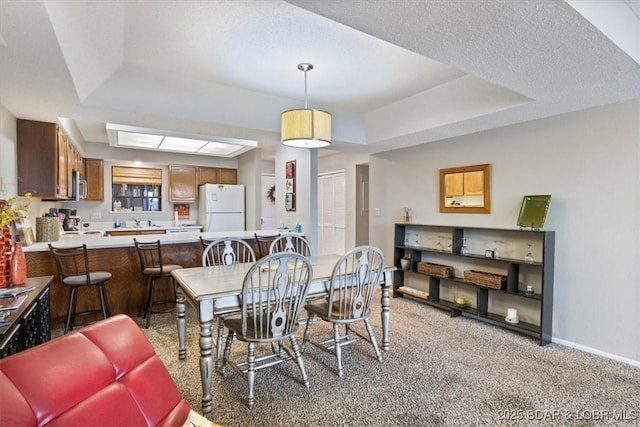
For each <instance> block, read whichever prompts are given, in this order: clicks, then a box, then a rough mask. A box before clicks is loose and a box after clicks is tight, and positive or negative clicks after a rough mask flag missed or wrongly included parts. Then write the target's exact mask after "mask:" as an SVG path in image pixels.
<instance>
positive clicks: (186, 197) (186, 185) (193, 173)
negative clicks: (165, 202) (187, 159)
mask: <svg viewBox="0 0 640 427" xmlns="http://www.w3.org/2000/svg"><path fill="white" fill-rule="evenodd" d="M197 177H198V174H197V168H196V166H186V165H169V201H170V202H173V203H193V202H195V201H197V200H198V180H197Z"/></svg>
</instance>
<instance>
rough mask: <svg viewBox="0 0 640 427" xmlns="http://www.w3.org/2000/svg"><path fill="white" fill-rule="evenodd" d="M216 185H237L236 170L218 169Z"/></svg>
mask: <svg viewBox="0 0 640 427" xmlns="http://www.w3.org/2000/svg"><path fill="white" fill-rule="evenodd" d="M218 175H219V176H218V178H219V179H220V182H219V183H218V184H237V183H238V171H237V170H236V169H227V168H218Z"/></svg>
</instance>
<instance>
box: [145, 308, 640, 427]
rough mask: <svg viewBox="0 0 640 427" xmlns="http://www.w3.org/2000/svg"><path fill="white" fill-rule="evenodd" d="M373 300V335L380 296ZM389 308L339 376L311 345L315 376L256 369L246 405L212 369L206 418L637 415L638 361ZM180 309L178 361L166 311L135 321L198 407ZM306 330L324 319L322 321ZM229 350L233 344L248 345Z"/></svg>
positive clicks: (317, 420) (191, 335)
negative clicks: (387, 343) (377, 345)
mask: <svg viewBox="0 0 640 427" xmlns="http://www.w3.org/2000/svg"><path fill="white" fill-rule="evenodd" d="M374 310H375V315H374V316H372V321H373V324H374V328H375V329H376V331H377V332H378V335H379V334H380V317H379V315H378V313H379V305H376V307H375V308H374ZM391 313H392V320H391V321H392V326H391V332H392V334H391V350H390V351H389V352H384V353H383V361H382V363H380V362H378V361H377V360H376V359H375V358H374V354H373V350H372V349H371V347H370V345H369V344H368V343H366V342H358V343H356V344H354V345H352V346H350V347H348V348H347V349H346V350H345V351H344V352H343V357H344V364H345V377H344V378H343V379H339V378H338V377H337V376H336V375H335V361H334V359H333V358H332V357H331V356H330V355H329V354H327V353H324V352H322V351H321V350H319V349H317V348H315V347H313V346H311V347H309V348H308V349H307V351H306V353H305V357H304V360H305V364H306V368H307V373H308V374H309V378H310V381H311V387H310V388H309V389H306V388H305V387H304V386H303V385H302V384H301V382H300V379H299V378H300V377H299V372H298V370H297V368H296V366H295V365H294V364H293V363H286V364H282V365H279V366H278V367H275V368H272V369H268V370H263V371H260V372H258V374H257V376H256V391H255V395H256V405H255V408H254V409H253V410H249V409H248V408H247V407H246V406H245V403H244V402H245V399H246V383H245V382H244V380H243V379H242V378H241V377H240V376H238V375H237V374H235V373H233V372H232V371H231V370H228V372H227V374H226V375H225V376H224V377H223V376H221V375H218V374H214V378H213V385H212V390H213V396H214V411H213V414H212V415H211V416H210V417H209V418H210V419H212V420H213V421H215V422H217V423H220V424H222V425H225V426H294V425H295V426H355V425H358V426H461V425H525V424H526V425H570V426H584V425H640V369H638V368H635V367H632V366H629V365H626V364H623V363H619V362H615V361H612V360H609V359H605V358H601V357H598V356H595V355H591V354H588V353H584V352H580V351H578V350H574V349H571V348H567V347H563V346H559V345H556V344H550V345H547V346H545V347H540V346H538V345H537V344H536V342H535V340H533V339H532V338H529V337H526V336H522V335H519V334H516V333H513V332H510V331H506V330H503V329H501V328H497V327H493V326H490V325H485V324H483V323H480V322H477V321H474V320H471V319H466V318H463V317H457V318H450V317H449V315H448V313H446V312H444V311H440V310H437V309H434V308H431V307H428V306H425V305H423V304H421V303H419V302H416V301H412V300H410V299H408V298H396V299H393V300H392V301H391ZM187 316H188V317H187V318H188V331H187V346H188V350H187V360H186V361H179V360H178V344H177V332H176V323H175V314H174V313H169V314H157V315H154V316H153V318H152V326H151V328H150V329H149V330H145V329H143V330H144V331H145V333H146V334H147V336H148V337H149V339H150V340H151V342H152V343H153V345H154V347H155V348H156V350H157V352H158V353H159V355H160V357H161V358H162V360H163V361H164V362H165V363H166V365H167V366H168V368H169V370H170V372H171V374H172V375H173V377H174V379H175V380H176V382H177V384H178V386H179V388H180V390H181V391H182V393H183V395H184V398H185V399H186V400H187V401H188V402H189V403H190V404H191V405H192V406H193V408H194V409H196V410H197V411H200V399H201V387H200V370H199V350H198V339H199V327H198V323H197V318H196V313H195V310H194V309H193V308H191V307H189V310H188V313H187ZM136 321H137V322H138V323H139V324H140V325H142V324H143V321H142V319H139V318H138V319H136ZM314 333H315V335H316V336H318V335H322V334H329V333H330V329H329V327H328V325H326V324H323V323H322V322H318V323H317V324H316V325H315V326H314ZM379 339H380V338H379ZM235 349H236V354H240V355H241V354H242V352H243V351H245V349H246V347H245V346H243V345H242V344H239V343H237V344H235ZM620 417H622V418H623V419H619V418H620ZM616 418H618V419H616Z"/></svg>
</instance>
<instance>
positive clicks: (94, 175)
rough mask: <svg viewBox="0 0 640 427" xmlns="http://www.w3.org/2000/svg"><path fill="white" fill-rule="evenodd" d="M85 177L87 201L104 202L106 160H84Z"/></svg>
mask: <svg viewBox="0 0 640 427" xmlns="http://www.w3.org/2000/svg"><path fill="white" fill-rule="evenodd" d="M84 177H85V179H86V180H87V198H86V199H85V200H88V201H91V202H102V201H104V160H102V159H84Z"/></svg>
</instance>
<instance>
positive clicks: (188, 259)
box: [25, 242, 202, 329]
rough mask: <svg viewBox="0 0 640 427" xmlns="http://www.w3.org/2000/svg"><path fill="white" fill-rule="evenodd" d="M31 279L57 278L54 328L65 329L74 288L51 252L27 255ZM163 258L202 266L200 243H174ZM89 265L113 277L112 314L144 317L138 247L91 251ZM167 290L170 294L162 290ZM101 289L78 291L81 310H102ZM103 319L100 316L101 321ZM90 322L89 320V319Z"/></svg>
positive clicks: (164, 249)
mask: <svg viewBox="0 0 640 427" xmlns="http://www.w3.org/2000/svg"><path fill="white" fill-rule="evenodd" d="M25 256H26V259H27V275H28V276H29V277H37V276H49V275H52V276H54V279H53V281H52V282H51V288H50V290H51V328H52V329H56V328H62V327H64V322H65V320H66V316H67V310H68V309H69V295H70V293H71V289H70V288H69V287H68V286H63V285H61V284H60V281H59V280H58V270H57V269H56V265H55V261H54V260H53V256H52V255H51V253H50V252H49V251H37V252H27V253H25ZM162 256H163V259H164V260H165V261H166V262H168V263H172V264H180V265H182V266H183V267H197V266H199V265H201V262H202V261H201V259H202V258H201V257H202V245H201V243H200V242H192V243H174V244H167V245H163V246H162ZM89 264H90V268H91V270H92V271H95V270H103V271H108V272H110V273H111V274H112V277H111V279H110V280H109V281H108V282H107V283H106V293H107V299H108V301H109V306H110V308H111V313H112V314H118V313H124V314H127V315H129V316H132V317H136V316H142V314H143V313H144V304H145V301H146V292H147V279H146V278H145V277H143V276H142V274H141V273H140V262H139V261H138V254H137V253H136V248H135V247H134V246H126V247H116V248H98V249H89ZM168 289H169V287H168V286H159V287H158V288H157V290H158V295H157V298H158V299H169V298H168V297H170V295H169V290H168ZM165 290H166V293H167V294H166V295H161V294H160V292H161V291H165ZM99 304H100V299H99V296H98V291H97V289H81V290H80V291H79V292H78V306H77V309H78V311H84V310H87V309H91V308H96V307H99V306H100V305H99ZM99 318H100V316H97V317H96V320H98V319H99ZM88 320H89V319H88Z"/></svg>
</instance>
